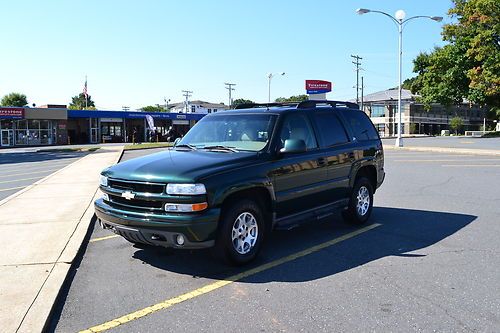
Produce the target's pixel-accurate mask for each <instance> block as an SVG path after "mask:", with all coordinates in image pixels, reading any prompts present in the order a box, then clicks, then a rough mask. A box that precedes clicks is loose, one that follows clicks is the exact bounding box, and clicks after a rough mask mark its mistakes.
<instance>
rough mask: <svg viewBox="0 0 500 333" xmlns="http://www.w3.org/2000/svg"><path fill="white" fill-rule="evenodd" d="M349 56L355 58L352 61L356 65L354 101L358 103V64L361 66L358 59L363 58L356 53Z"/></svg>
mask: <svg viewBox="0 0 500 333" xmlns="http://www.w3.org/2000/svg"><path fill="white" fill-rule="evenodd" d="M351 58H353V59H355V61H353V62H352V63H353V64H354V65H356V103H357V104H359V70H360V68H359V66H361V62H360V60H361V59H363V58H361V57H360V56H358V55H351Z"/></svg>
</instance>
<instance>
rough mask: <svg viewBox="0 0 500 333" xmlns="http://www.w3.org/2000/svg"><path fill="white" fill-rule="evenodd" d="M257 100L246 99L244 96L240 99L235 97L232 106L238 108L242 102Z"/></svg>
mask: <svg viewBox="0 0 500 333" xmlns="http://www.w3.org/2000/svg"><path fill="white" fill-rule="evenodd" d="M254 103H255V102H254V101H251V100H249V99H244V98H238V99H235V100H234V101H233V104H232V105H231V106H232V108H233V109H234V108H236V107H237V106H238V105H241V104H254Z"/></svg>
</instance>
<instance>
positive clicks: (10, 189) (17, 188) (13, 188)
mask: <svg viewBox="0 0 500 333" xmlns="http://www.w3.org/2000/svg"><path fill="white" fill-rule="evenodd" d="M26 186H28V185H26ZM26 186H18V187H11V188H3V189H0V192H5V191H12V190H19V189H22V188H25V187H26Z"/></svg>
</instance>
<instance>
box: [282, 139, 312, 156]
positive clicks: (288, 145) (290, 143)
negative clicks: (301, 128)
mask: <svg viewBox="0 0 500 333" xmlns="http://www.w3.org/2000/svg"><path fill="white" fill-rule="evenodd" d="M306 150H307V148H306V142H305V141H304V140H302V139H287V140H285V147H283V148H281V149H280V153H303V152H305V151H306Z"/></svg>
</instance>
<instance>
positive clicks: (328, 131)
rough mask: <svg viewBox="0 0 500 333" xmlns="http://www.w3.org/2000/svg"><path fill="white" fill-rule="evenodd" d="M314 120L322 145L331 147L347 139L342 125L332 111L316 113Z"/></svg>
mask: <svg viewBox="0 0 500 333" xmlns="http://www.w3.org/2000/svg"><path fill="white" fill-rule="evenodd" d="M314 121H315V122H316V126H317V127H318V130H319V135H320V137H321V139H322V140H321V142H322V147H331V146H334V145H338V144H341V143H346V142H347V141H348V139H347V134H346V132H345V130H344V126H343V125H342V123H341V122H340V120H339V118H338V117H337V116H336V115H335V114H334V113H333V112H328V113H316V114H315V115H314Z"/></svg>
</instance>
